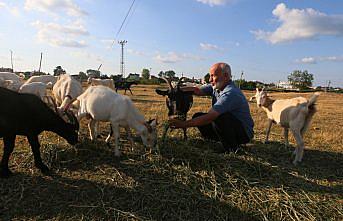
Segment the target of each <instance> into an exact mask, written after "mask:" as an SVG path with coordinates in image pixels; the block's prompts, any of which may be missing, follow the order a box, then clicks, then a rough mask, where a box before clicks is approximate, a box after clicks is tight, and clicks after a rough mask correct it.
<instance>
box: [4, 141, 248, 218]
mask: <svg viewBox="0 0 343 221" xmlns="http://www.w3.org/2000/svg"><path fill="white" fill-rule="evenodd" d="M58 148H59V149H58ZM42 149H43V150H42V152H43V154H42V155H43V158H44V161H45V162H46V161H48V163H49V164H50V166H51V167H52V169H53V170H54V171H55V173H54V174H53V175H52V176H51V177H48V176H43V175H41V174H40V173H39V172H38V170H36V171H37V174H36V175H33V176H30V175H27V174H26V173H18V172H15V171H13V172H15V174H14V175H13V176H12V177H11V178H9V179H2V180H1V182H0V187H1V188H0V202H1V203H0V220H10V219H58V220H68V219H69V220H76V219H77V220H80V219H86V220H92V219H93V220H99V219H105V220H114V219H116V218H118V219H125V220H232V219H234V220H254V218H253V216H252V215H251V214H247V213H245V212H243V211H241V210H240V209H238V208H236V207H235V206H233V205H231V204H229V202H222V201H220V200H217V199H213V198H210V197H207V196H205V195H204V194H203V193H202V192H200V191H199V187H198V186H192V185H186V184H184V183H182V182H180V181H178V180H177V179H175V177H176V174H174V173H173V171H166V167H165V166H166V165H165V164H164V163H163V161H161V164H163V165H156V164H155V163H156V162H155V161H153V160H151V158H150V157H154V156H156V155H151V154H146V155H144V154H142V153H137V152H136V151H138V152H142V150H136V151H134V152H130V153H126V152H125V148H124V150H123V152H124V154H127V155H123V156H122V157H120V158H115V157H114V154H113V150H112V149H106V148H105V147H104V146H103V145H102V143H101V142H100V143H92V142H87V141H84V143H83V144H81V145H79V146H77V147H76V148H66V149H61V148H60V147H58V146H57V145H56V146H49V145H47V146H44V147H42ZM158 162H160V161H158ZM156 166H157V167H156ZM159 166H160V167H159Z"/></svg>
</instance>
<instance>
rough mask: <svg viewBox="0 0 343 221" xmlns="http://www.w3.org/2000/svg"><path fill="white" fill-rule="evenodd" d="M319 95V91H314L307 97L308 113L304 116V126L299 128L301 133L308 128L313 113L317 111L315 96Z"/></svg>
mask: <svg viewBox="0 0 343 221" xmlns="http://www.w3.org/2000/svg"><path fill="white" fill-rule="evenodd" d="M319 95H320V93H319V92H316V93H314V94H313V95H312V96H311V97H310V99H309V101H308V103H307V107H308V113H307V115H306V118H305V122H304V126H303V127H302V128H301V134H302V135H303V134H304V133H305V132H306V131H307V129H308V128H309V126H310V124H311V121H312V118H313V115H314V114H315V113H316V112H317V108H316V101H317V98H318V97H319Z"/></svg>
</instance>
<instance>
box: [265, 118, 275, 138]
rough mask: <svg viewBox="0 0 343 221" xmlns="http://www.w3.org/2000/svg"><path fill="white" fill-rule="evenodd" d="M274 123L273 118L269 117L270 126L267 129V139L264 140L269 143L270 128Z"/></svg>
mask: <svg viewBox="0 0 343 221" xmlns="http://www.w3.org/2000/svg"><path fill="white" fill-rule="evenodd" d="M272 124H273V120H270V119H268V126H267V131H266V140H265V141H264V143H268V140H269V134H270V128H271V127H272Z"/></svg>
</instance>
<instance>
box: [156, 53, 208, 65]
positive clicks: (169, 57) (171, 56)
mask: <svg viewBox="0 0 343 221" xmlns="http://www.w3.org/2000/svg"><path fill="white" fill-rule="evenodd" d="M154 59H155V60H157V61H159V62H161V63H178V62H182V61H184V60H203V58H202V57H199V56H197V55H192V54H187V53H183V54H178V53H176V52H168V53H167V54H166V55H162V54H160V53H158V54H157V55H156V56H155V57H154Z"/></svg>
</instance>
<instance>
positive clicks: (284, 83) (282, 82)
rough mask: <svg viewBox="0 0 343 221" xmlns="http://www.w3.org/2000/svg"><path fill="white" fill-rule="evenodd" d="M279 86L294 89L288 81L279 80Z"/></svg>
mask: <svg viewBox="0 0 343 221" xmlns="http://www.w3.org/2000/svg"><path fill="white" fill-rule="evenodd" d="M276 87H277V88H283V89H294V87H293V86H292V85H291V84H290V83H289V82H286V81H279V83H277V84H276Z"/></svg>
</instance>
